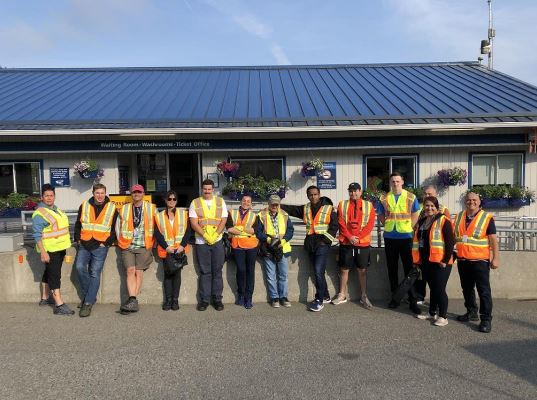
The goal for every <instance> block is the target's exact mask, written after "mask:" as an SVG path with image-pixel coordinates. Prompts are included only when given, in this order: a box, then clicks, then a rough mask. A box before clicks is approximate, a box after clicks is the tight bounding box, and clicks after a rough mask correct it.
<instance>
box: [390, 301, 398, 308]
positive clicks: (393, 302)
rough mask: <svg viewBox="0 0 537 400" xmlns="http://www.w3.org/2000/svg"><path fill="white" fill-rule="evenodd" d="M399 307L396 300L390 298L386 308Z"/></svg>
mask: <svg viewBox="0 0 537 400" xmlns="http://www.w3.org/2000/svg"><path fill="white" fill-rule="evenodd" d="M397 307H399V303H398V302H396V301H395V300H392V301H390V302H389V303H388V308H397Z"/></svg>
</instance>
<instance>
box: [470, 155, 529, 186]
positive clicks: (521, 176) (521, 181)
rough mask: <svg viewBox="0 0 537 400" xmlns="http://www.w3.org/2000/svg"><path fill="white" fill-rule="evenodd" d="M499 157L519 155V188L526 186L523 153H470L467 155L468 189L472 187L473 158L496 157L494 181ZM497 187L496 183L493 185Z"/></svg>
mask: <svg viewBox="0 0 537 400" xmlns="http://www.w3.org/2000/svg"><path fill="white" fill-rule="evenodd" d="M500 155H519V156H521V163H522V165H521V168H520V186H523V187H524V186H526V153H525V152H523V151H497V152H489V151H486V152H471V153H468V187H469V188H471V187H472V186H473V182H472V181H473V169H474V168H473V167H474V156H495V157H496V176H495V179H494V180H495V181H496V180H497V177H498V156H500ZM493 185H497V183H493Z"/></svg>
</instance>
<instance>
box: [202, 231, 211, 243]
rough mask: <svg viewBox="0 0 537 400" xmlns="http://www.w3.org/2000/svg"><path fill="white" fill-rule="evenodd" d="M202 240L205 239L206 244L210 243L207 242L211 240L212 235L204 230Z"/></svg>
mask: <svg viewBox="0 0 537 400" xmlns="http://www.w3.org/2000/svg"><path fill="white" fill-rule="evenodd" d="M203 240H205V241H206V242H207V244H212V243H209V242H211V241H212V236H211V234H209V233H208V232H205V233H204V234H203Z"/></svg>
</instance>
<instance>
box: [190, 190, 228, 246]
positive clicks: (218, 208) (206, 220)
mask: <svg viewBox="0 0 537 400" xmlns="http://www.w3.org/2000/svg"><path fill="white" fill-rule="evenodd" d="M211 202H212V203H211V207H207V203H206V202H205V200H204V199H203V197H198V198H197V199H194V200H192V204H193V206H194V210H195V211H196V215H197V216H198V225H199V226H200V227H201V229H203V231H204V232H207V233H210V234H212V233H213V232H216V229H217V228H218V225H220V222H222V214H223V210H224V202H223V200H222V198H221V197H217V196H213V198H212V200H211ZM196 238H201V236H200V234H199V233H197V232H196ZM220 239H222V234H221V233H220V234H219V235H218V238H217V239H216V241H217V242H218V241H219V240H220Z"/></svg>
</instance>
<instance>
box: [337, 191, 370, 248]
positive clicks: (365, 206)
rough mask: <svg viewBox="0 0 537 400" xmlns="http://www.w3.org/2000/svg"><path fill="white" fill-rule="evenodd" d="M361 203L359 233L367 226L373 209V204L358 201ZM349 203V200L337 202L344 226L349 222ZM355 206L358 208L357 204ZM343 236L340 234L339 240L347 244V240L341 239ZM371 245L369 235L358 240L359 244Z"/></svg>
mask: <svg viewBox="0 0 537 400" xmlns="http://www.w3.org/2000/svg"><path fill="white" fill-rule="evenodd" d="M360 200H361V201H362V220H361V222H360V231H361V230H363V229H364V228H365V227H366V226H367V224H368V223H369V218H370V217H371V210H372V209H373V204H371V202H369V201H367V200H364V199H360ZM350 203H351V201H350V200H342V201H340V202H339V205H338V209H339V212H340V213H341V215H343V219H344V221H345V225H347V224H348V222H349V205H350ZM356 206H358V202H357V203H356ZM343 238H344V237H343V235H342V234H341V232H340V236H339V240H340V241H342V242H343V241H344V242H345V243H347V244H349V241H348V240H347V239H343ZM370 243H371V234H369V235H367V236H364V237H361V238H360V244H370Z"/></svg>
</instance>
